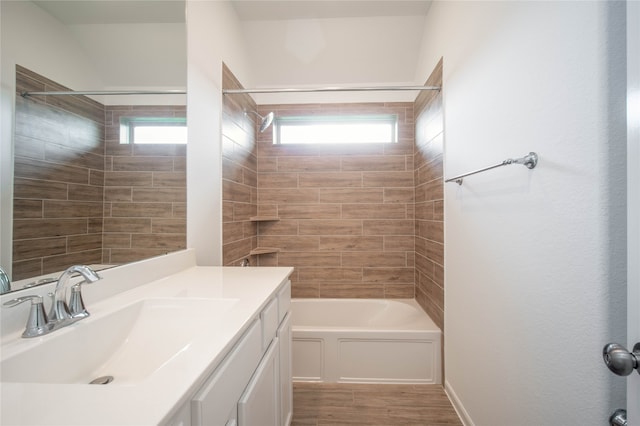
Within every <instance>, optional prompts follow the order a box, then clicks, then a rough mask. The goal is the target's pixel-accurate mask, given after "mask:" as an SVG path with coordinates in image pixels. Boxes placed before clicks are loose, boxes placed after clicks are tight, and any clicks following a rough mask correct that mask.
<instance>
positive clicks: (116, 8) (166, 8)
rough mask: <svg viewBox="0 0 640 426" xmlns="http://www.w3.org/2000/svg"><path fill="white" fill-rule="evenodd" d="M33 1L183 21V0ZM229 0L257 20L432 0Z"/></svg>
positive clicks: (60, 14) (392, 12)
mask: <svg viewBox="0 0 640 426" xmlns="http://www.w3.org/2000/svg"><path fill="white" fill-rule="evenodd" d="M212 1H219V0H212ZM33 2H34V3H35V4H37V5H38V6H40V7H41V8H42V9H44V10H46V11H47V12H48V13H49V14H51V15H53V16H54V17H56V18H57V19H58V20H59V21H60V22H62V23H63V24H66V25H79V24H131V23H177V22H185V0H121V1H113V0H91V1H89V0H87V1H83V0H33ZM231 4H232V5H233V7H234V9H235V10H236V13H237V14H238V18H239V19H240V20H241V21H256V20H294V19H327V18H355V17H374V16H425V15H426V14H427V12H428V10H429V6H430V5H431V0H231Z"/></svg>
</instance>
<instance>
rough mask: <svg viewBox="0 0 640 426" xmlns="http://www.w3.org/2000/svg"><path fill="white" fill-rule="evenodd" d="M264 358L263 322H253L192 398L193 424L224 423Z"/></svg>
mask: <svg viewBox="0 0 640 426" xmlns="http://www.w3.org/2000/svg"><path fill="white" fill-rule="evenodd" d="M261 357H262V330H261V327H260V321H254V323H253V324H252V325H251V326H250V327H249V329H248V330H247V332H246V333H245V335H244V336H243V337H242V339H241V340H240V342H238V344H237V345H236V346H235V347H234V348H233V349H232V350H231V352H230V353H229V355H228V356H227V357H226V358H225V359H224V361H222V363H221V364H220V366H219V367H218V368H217V369H216V371H215V372H214V373H213V374H212V375H211V377H209V379H208V380H207V382H206V383H205V384H204V385H203V386H202V388H201V389H200V391H199V392H198V393H197V394H196V396H195V397H194V398H193V400H192V401H191V423H192V424H193V425H224V424H225V423H226V422H227V420H228V419H229V415H230V413H232V412H233V411H235V408H236V402H237V401H238V398H240V395H242V392H243V390H244V388H245V386H246V384H247V382H248V381H249V379H250V378H251V375H252V374H253V372H254V371H255V369H256V366H257V365H258V363H259V362H260V358H261Z"/></svg>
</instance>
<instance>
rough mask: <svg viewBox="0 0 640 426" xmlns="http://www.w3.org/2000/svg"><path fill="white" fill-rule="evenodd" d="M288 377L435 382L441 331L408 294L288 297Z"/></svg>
mask: <svg viewBox="0 0 640 426" xmlns="http://www.w3.org/2000/svg"><path fill="white" fill-rule="evenodd" d="M291 313H292V317H291V322H292V370H293V380H294V381H299V382H328V383H441V368H442V367H441V361H440V353H441V351H440V342H441V331H440V329H439V328H438V326H436V324H435V323H434V322H433V320H431V318H429V316H428V315H427V314H426V313H425V312H424V311H423V310H422V308H421V307H420V306H419V305H418V303H417V302H416V301H415V300H413V299H292V301H291Z"/></svg>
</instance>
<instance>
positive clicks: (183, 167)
mask: <svg viewBox="0 0 640 426" xmlns="http://www.w3.org/2000/svg"><path fill="white" fill-rule="evenodd" d="M173 171H174V172H186V171H187V157H173Z"/></svg>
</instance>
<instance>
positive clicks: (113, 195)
mask: <svg viewBox="0 0 640 426" xmlns="http://www.w3.org/2000/svg"><path fill="white" fill-rule="evenodd" d="M131 196H132V189H131V187H117V186H114V187H106V188H104V200H105V201H114V202H117V201H124V202H127V201H131Z"/></svg>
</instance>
